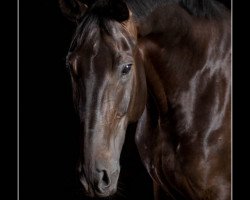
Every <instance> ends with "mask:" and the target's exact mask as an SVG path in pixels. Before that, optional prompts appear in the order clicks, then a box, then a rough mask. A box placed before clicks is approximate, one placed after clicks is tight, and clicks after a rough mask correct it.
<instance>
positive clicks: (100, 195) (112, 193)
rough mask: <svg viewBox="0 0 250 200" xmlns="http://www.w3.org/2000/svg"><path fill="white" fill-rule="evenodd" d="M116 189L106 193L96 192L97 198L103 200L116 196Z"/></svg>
mask: <svg viewBox="0 0 250 200" xmlns="http://www.w3.org/2000/svg"><path fill="white" fill-rule="evenodd" d="M116 190H117V189H116V188H114V189H112V190H110V191H106V192H99V191H95V192H94V194H95V197H99V198H103V197H110V196H112V195H114V194H115V193H116Z"/></svg>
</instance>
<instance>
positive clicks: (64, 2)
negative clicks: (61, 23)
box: [59, 0, 88, 22]
mask: <svg viewBox="0 0 250 200" xmlns="http://www.w3.org/2000/svg"><path fill="white" fill-rule="evenodd" d="M59 6H60V8H61V11H62V13H63V14H64V15H65V16H66V17H67V18H68V19H69V20H71V21H74V22H77V21H78V20H79V18H80V17H81V16H82V15H83V14H84V13H85V12H86V10H87V8H88V6H87V4H86V3H85V0H59Z"/></svg>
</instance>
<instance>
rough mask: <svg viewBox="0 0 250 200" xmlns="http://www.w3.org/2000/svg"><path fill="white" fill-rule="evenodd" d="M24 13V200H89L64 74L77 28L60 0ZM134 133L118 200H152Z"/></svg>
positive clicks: (28, 5) (27, 4) (41, 0)
mask: <svg viewBox="0 0 250 200" xmlns="http://www.w3.org/2000/svg"><path fill="white" fill-rule="evenodd" d="M228 2H229V1H227V3H228ZM19 8H20V11H19V20H20V25H19V30H20V33H19V52H20V53H19V54H20V59H19V83H20V84H19V88H20V94H19V115H20V117H19V124H20V126H19V132H20V137H19V155H20V158H19V159H20V161H19V196H20V199H25V200H29V199H35V200H39V199H43V200H45V199H60V200H64V199H65V200H66V199H67V200H78V199H83V200H84V199H88V198H86V197H84V196H83V195H82V194H81V192H80V185H79V182H78V179H77V176H76V170H75V164H76V160H77V156H78V137H79V135H78V134H79V130H78V119H77V116H76V114H75V112H74V109H73V103H72V94H71V85H70V77H69V74H68V72H67V70H66V68H65V56H66V54H67V50H68V47H69V44H70V41H71V37H72V35H73V32H74V27H75V26H74V24H72V23H71V22H69V21H68V20H67V19H66V18H65V17H63V16H62V14H61V11H60V10H59V7H58V4H57V0H46V1H45V0H35V1H27V0H26V1H21V2H20V3H19ZM132 129H133V127H131V129H130V130H131V131H129V133H128V134H127V138H126V141H125V146H124V150H123V152H122V155H121V166H122V171H121V177H120V181H121V184H119V187H121V189H120V192H118V193H120V194H119V195H116V196H115V197H114V198H113V199H114V200H116V199H117V200H118V199H144V200H152V199H153V194H152V183H151V180H150V177H149V176H148V175H147V173H146V171H145V169H144V167H143V166H142V164H141V162H140V158H139V156H138V152H137V150H136V147H135V145H134V139H133V131H132Z"/></svg>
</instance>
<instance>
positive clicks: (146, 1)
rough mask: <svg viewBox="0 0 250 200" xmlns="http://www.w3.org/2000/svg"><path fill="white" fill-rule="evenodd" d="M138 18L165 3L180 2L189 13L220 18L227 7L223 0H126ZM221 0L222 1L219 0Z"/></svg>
mask: <svg viewBox="0 0 250 200" xmlns="http://www.w3.org/2000/svg"><path fill="white" fill-rule="evenodd" d="M125 1H126V3H127V4H128V6H129V8H130V9H131V10H132V12H133V13H134V14H135V15H136V17H137V18H140V17H143V16H146V15H148V14H149V13H151V12H152V11H153V10H154V9H155V8H156V7H159V6H161V5H163V4H178V5H180V6H181V7H182V8H184V9H185V10H186V11H187V12H188V13H189V14H191V15H193V16H196V17H205V18H218V17H221V16H222V11H223V10H224V9H225V7H224V6H223V5H222V4H221V1H222V0H217V1H215V0H143V1H141V0H125ZM219 1H220V2H219Z"/></svg>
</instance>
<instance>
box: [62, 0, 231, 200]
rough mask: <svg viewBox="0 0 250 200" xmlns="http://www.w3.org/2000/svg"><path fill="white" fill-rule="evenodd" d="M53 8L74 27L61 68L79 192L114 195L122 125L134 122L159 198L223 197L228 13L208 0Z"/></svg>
mask: <svg viewBox="0 0 250 200" xmlns="http://www.w3.org/2000/svg"><path fill="white" fill-rule="evenodd" d="M60 6H61V8H62V11H63V12H64V14H65V15H66V16H67V17H69V18H70V19H71V20H73V21H75V22H76V24H77V29H76V32H75V35H74V37H73V40H72V43H71V46H70V49H69V53H68V56H67V65H68V67H69V68H70V72H71V77H72V86H73V96H74V103H75V106H76V109H77V111H78V113H79V117H80V121H81V132H82V133H81V135H82V141H81V142H82V147H81V157H80V162H79V168H78V169H79V174H80V179H81V182H82V185H83V187H84V189H85V191H86V193H87V194H88V195H89V196H99V197H105V196H109V195H111V194H113V193H114V192H115V191H116V187H117V181H118V177H119V171H120V165H119V158H120V153H121V149H122V146H123V142H124V138H125V133H126V128H127V126H128V124H129V123H131V122H138V123H137V130H136V143H137V147H138V150H139V153H140V156H141V159H142V162H143V163H144V165H145V167H146V169H147V171H148V173H149V174H150V175H151V177H152V179H153V183H154V192H155V198H156V199H168V198H170V199H171V198H173V199H230V196H231V159H230V158H231V130H230V126H231V106H230V105H231V99H230V94H231V93H230V89H231V83H230V79H231V68H230V66H231V32H230V30H231V24H230V13H229V12H228V11H227V10H226V9H225V8H224V7H223V6H222V5H221V4H219V3H217V2H216V1H212V0H211V1H206V0H203V1H198V0H190V1H182V0H173V1H168V0H157V1H152V0H145V1H139V0H138V1H137V0H133V1H132V0H131V1H130V0H127V1H126V2H123V1H119V0H106V1H105V0H96V1H94V0H93V1H87V0H86V1H78V0H75V1H66V0H61V1H60Z"/></svg>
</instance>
